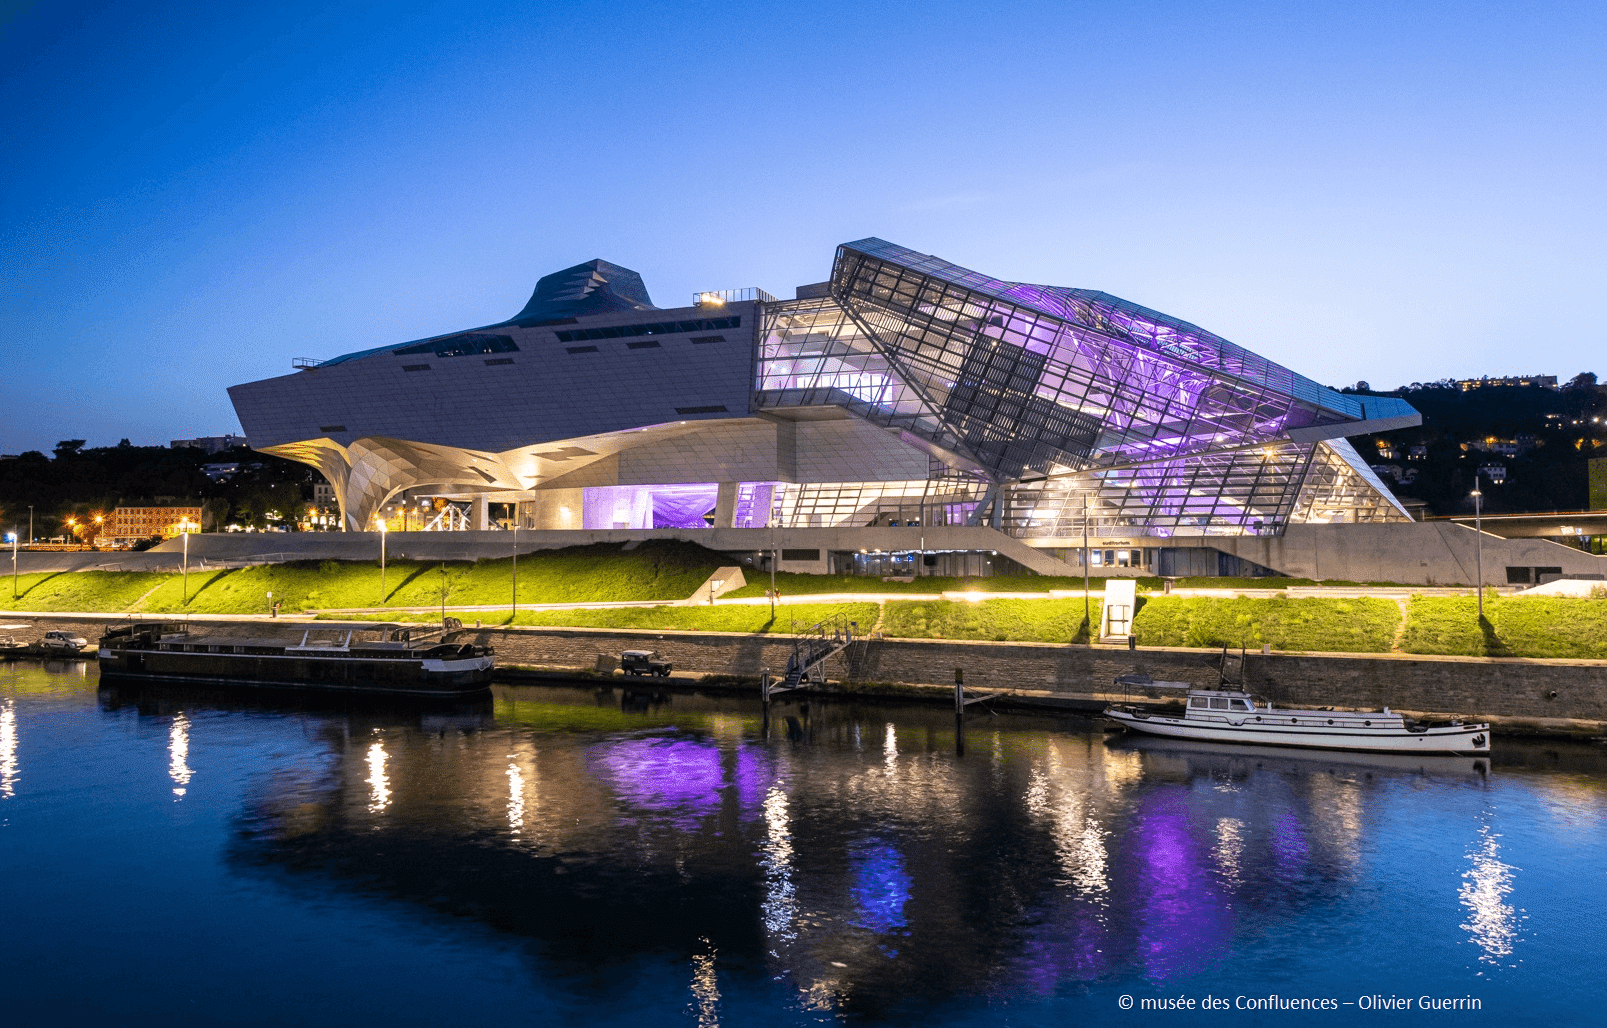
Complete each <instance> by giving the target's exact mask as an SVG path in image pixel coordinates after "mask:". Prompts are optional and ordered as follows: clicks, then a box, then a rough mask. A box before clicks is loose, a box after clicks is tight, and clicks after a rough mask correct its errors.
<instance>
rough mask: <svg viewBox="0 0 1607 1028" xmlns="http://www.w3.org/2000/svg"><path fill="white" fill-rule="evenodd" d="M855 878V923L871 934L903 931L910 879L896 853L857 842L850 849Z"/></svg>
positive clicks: (895, 851) (877, 844) (883, 846)
mask: <svg viewBox="0 0 1607 1028" xmlns="http://www.w3.org/2000/svg"><path fill="white" fill-rule="evenodd" d="M848 865H849V868H850V869H851V870H852V872H853V875H854V885H853V893H854V902H855V903H856V904H858V905H859V911H858V915H857V916H856V917H855V918H854V923H855V924H857V925H859V926H860V927H861V928H868V929H870V930H871V931H873V932H887V931H891V930H893V929H894V928H902V927H904V926H905V925H906V924H908V923H909V922H908V921H906V920H905V918H904V904H905V903H907V902H909V898H910V876H909V874H908V873H907V872H906V871H905V870H904V858H903V857H901V856H899V853H898V850H895V849H894V848H893V847H891V846H889V845H887V844H886V843H881V842H869V843H860V844H859V845H856V846H854V847H853V848H852V849H850V850H849V853H848Z"/></svg>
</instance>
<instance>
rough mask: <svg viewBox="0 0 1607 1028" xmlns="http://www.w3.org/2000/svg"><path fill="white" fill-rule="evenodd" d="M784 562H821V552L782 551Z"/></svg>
mask: <svg viewBox="0 0 1607 1028" xmlns="http://www.w3.org/2000/svg"><path fill="white" fill-rule="evenodd" d="M781 559H782V560H819V559H820V551H819V550H782V551H781Z"/></svg>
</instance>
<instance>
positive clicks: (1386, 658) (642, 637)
mask: <svg viewBox="0 0 1607 1028" xmlns="http://www.w3.org/2000/svg"><path fill="white" fill-rule="evenodd" d="M19 620H21V619H19ZM27 620H30V621H32V622H34V623H35V625H36V627H37V629H38V630H39V631H40V632H41V633H42V632H43V631H45V630H46V629H50V628H70V629H72V630H74V631H76V632H78V633H79V634H81V635H84V636H85V637H87V638H89V639H90V641H91V642H93V641H94V640H95V639H96V638H97V637H98V636H99V634H100V633H101V632H102V631H103V630H104V628H105V626H106V625H107V624H108V623H111V622H123V621H126V620H127V618H126V617H123V616H118V617H107V618H95V619H86V618H83V617H79V618H76V619H74V618H55V617H42V616H33V617H31V618H27ZM193 624H194V625H195V627H196V628H198V629H202V630H211V631H217V632H223V631H237V632H241V633H248V632H261V631H263V630H264V629H267V628H269V627H270V626H275V627H276V626H278V625H283V624H285V622H283V621H280V622H269V621H264V620H263V619H248V620H230V619H223V618H210V619H207V620H205V621H201V620H199V619H197V620H196V621H195V622H193ZM320 624H321V625H323V626H327V627H336V626H337V625H338V624H339V623H338V622H321V623H320ZM467 631H468V632H469V634H471V635H473V636H474V637H475V638H476V639H477V640H478V641H481V642H484V643H488V644H490V645H492V646H494V647H496V650H497V659H498V662H499V663H500V664H503V665H521V666H526V667H533V668H542V669H549V670H552V671H560V672H561V671H581V672H585V671H592V670H593V669H595V668H596V667H597V662H598V658H599V657H603V658H605V659H609V660H612V659H615V658H617V657H618V655H619V653H620V651H622V650H629V649H652V650H656V651H657V652H658V653H659V654H660V655H661V656H663V657H665V658H667V659H669V660H671V661H673V662H674V664H675V677H676V678H677V679H681V680H682V681H684V680H685V679H686V678H687V677H691V678H693V679H695V678H697V677H698V676H702V675H717V676H725V677H729V678H734V679H742V680H748V681H755V682H756V681H757V679H758V677H759V676H760V675H761V674H763V673H765V672H769V673H771V674H774V675H778V676H779V674H780V673H782V672H783V671H784V670H785V668H786V666H787V659H788V657H789V656H790V655H791V653H792V642H791V639H790V638H789V637H787V636H761V635H742V634H734V633H721V632H673V631H652V630H621V629H587V628H518V629H506V628H484V629H473V628H471V629H468V630H467ZM24 634H25V633H24ZM1235 656H1236V655H1235ZM1244 661H1245V665H1246V667H1245V669H1244V681H1245V684H1246V686H1247V688H1248V689H1249V690H1250V691H1251V692H1254V693H1256V694H1257V695H1260V696H1263V697H1266V698H1268V699H1270V700H1272V701H1273V702H1274V703H1275V704H1277V705H1279V706H1336V707H1357V708H1376V707H1382V706H1389V707H1390V708H1392V709H1395V710H1401V711H1406V712H1409V713H1414V714H1423V715H1434V716H1456V717H1463V718H1476V719H1480V720H1493V721H1496V722H1504V723H1507V724H1509V725H1511V726H1513V727H1529V728H1535V729H1541V730H1558V731H1575V732H1585V733H1592V734H1600V733H1601V732H1603V731H1604V730H1607V661H1601V660H1536V659H1524V658H1509V657H1482V658H1481V657H1431V656H1408V655H1397V654H1389V655H1385V654H1365V655H1360V654H1358V655H1347V654H1296V653H1271V654H1261V653H1250V654H1247V655H1246V656H1245V657H1244ZM1220 664H1221V654H1220V652H1219V651H1206V650H1190V649H1180V648H1161V647H1142V648H1140V649H1138V650H1136V651H1129V650H1127V649H1125V648H1120V647H1114V646H1094V647H1089V646H1080V645H1064V644H1061V645H1057V644H1045V643H1019V642H966V641H950V640H923V639H871V640H864V641H861V642H858V643H856V644H854V646H853V647H851V648H850V649H849V650H848V651H847V652H845V653H844V654H841V655H839V656H838V657H836V658H833V660H832V661H831V663H830V664H828V667H827V677H828V678H830V679H832V680H834V681H838V682H848V683H852V686H853V688H854V690H855V691H856V692H860V693H875V692H877V691H878V690H879V689H885V691H887V692H889V693H898V692H907V691H908V687H931V688H941V689H947V690H952V689H953V685H954V672H955V669H957V668H958V669H961V670H962V671H963V672H964V676H965V685H966V688H967V689H968V690H970V691H972V692H979V691H980V692H995V691H1001V692H1007V693H1010V694H1012V695H1013V696H1015V697H1017V698H1018V699H1020V700H1021V701H1023V702H1035V703H1042V704H1053V705H1057V706H1061V707H1067V708H1071V709H1079V708H1081V709H1089V710H1092V709H1098V708H1099V707H1100V706H1103V705H1104V704H1106V703H1109V702H1112V701H1120V700H1123V699H1135V700H1136V699H1143V698H1144V697H1143V695H1142V693H1141V692H1137V691H1133V692H1129V691H1124V690H1123V689H1122V688H1121V687H1119V686H1115V685H1113V684H1112V683H1113V681H1114V679H1115V678H1116V677H1117V676H1119V675H1129V674H1133V673H1135V672H1142V673H1147V674H1148V675H1150V676H1151V677H1152V678H1153V679H1155V680H1157V681H1175V682H1192V683H1194V684H1196V685H1211V684H1214V683H1216V682H1217V681H1218V668H1219V667H1220ZM1234 664H1235V665H1236V664H1237V660H1235V661H1234ZM1233 672H1234V674H1235V677H1236V675H1237V668H1236V666H1235V667H1234V668H1233ZM744 688H746V687H744ZM1155 695H1157V696H1159V695H1160V694H1155ZM1166 695H1168V696H1175V695H1176V693H1169V694H1166Z"/></svg>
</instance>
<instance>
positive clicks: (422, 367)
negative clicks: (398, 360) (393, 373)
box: [402, 364, 430, 371]
mask: <svg viewBox="0 0 1607 1028" xmlns="http://www.w3.org/2000/svg"><path fill="white" fill-rule="evenodd" d="M402 370H403V371H428V370H430V366H429V365H428V364H403V365H402Z"/></svg>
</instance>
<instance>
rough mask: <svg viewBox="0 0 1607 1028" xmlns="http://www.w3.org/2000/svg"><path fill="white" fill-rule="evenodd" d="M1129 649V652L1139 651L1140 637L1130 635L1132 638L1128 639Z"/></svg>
mask: <svg viewBox="0 0 1607 1028" xmlns="http://www.w3.org/2000/svg"><path fill="white" fill-rule="evenodd" d="M1127 648H1128V649H1129V650H1136V649H1138V636H1136V635H1130V636H1128V637H1127Z"/></svg>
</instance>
